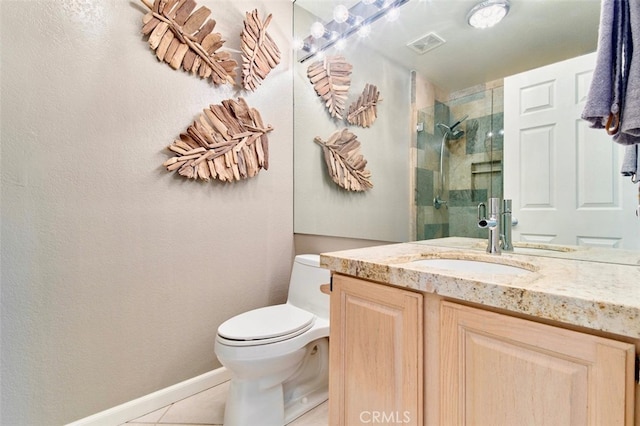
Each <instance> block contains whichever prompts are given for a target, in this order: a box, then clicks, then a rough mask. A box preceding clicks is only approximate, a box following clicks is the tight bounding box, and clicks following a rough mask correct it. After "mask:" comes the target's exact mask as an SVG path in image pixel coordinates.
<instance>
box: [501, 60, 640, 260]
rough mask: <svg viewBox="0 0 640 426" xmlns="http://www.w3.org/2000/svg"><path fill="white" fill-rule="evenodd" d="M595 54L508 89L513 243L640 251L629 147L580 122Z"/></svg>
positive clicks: (532, 74) (510, 81)
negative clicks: (625, 161) (626, 161)
mask: <svg viewBox="0 0 640 426" xmlns="http://www.w3.org/2000/svg"><path fill="white" fill-rule="evenodd" d="M595 58H596V56H595V53H594V54H589V55H585V56H580V57H577V58H573V59H569V60H567V61H563V62H558V63H556V64H552V65H548V66H545V67H542V68H538V69H535V70H531V71H527V72H524V73H522V74H517V75H514V76H511V77H508V78H506V79H505V81H504V123H505V124H504V198H511V199H513V215H514V217H516V218H517V219H518V221H519V223H518V225H517V226H516V227H514V228H513V236H514V241H532V242H548V243H556V244H576V245H588V246H600V247H618V248H626V249H640V219H638V218H637V217H636V215H635V209H636V206H637V202H638V198H637V191H638V187H637V185H635V184H632V183H631V181H630V178H628V177H623V176H621V175H620V166H621V163H622V157H623V154H624V147H623V146H621V145H618V144H616V143H615V142H613V141H612V139H611V137H610V136H608V135H607V134H606V132H605V131H604V130H602V129H591V128H589V127H588V125H587V122H586V121H584V120H582V119H581V118H580V114H581V113H582V109H583V108H584V102H585V100H586V97H587V93H588V90H589V87H590V84H591V76H592V74H593V67H594V64H595Z"/></svg>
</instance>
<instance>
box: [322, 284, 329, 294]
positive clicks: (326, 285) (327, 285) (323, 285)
mask: <svg viewBox="0 0 640 426" xmlns="http://www.w3.org/2000/svg"><path fill="white" fill-rule="evenodd" d="M330 287H331V284H322V285H321V286H320V291H321V292H323V293H324V294H331V288H330Z"/></svg>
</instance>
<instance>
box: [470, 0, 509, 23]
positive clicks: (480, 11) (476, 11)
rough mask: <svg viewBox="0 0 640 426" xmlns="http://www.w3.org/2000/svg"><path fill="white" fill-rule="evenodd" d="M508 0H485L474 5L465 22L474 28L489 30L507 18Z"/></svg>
mask: <svg viewBox="0 0 640 426" xmlns="http://www.w3.org/2000/svg"><path fill="white" fill-rule="evenodd" d="M507 13H509V1H508V0H486V1H483V2H480V3H478V4H477V5H475V6H474V7H473V8H472V9H471V10H470V11H469V14H468V15H467V22H468V23H469V25H471V26H472V27H474V28H489V27H493V26H494V25H496V24H497V23H498V22H500V21H502V19H503V18H504V17H505V16H507Z"/></svg>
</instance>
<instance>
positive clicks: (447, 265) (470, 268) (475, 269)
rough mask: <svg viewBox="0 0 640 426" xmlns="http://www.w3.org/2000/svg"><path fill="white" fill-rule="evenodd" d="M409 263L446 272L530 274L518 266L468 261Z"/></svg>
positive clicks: (422, 260) (437, 260) (429, 260)
mask: <svg viewBox="0 0 640 426" xmlns="http://www.w3.org/2000/svg"><path fill="white" fill-rule="evenodd" d="M411 263H412V264H417V265H422V266H427V267H432V268H438V269H445V270H448V271H457V272H468V273H476V274H506V275H520V274H528V273H529V272H531V271H530V270H529V269H526V268H523V267H519V266H512V265H505V264H502V263H493V262H484V261H481V260H468V259H441V258H433V259H419V260H414V261H413V262H411Z"/></svg>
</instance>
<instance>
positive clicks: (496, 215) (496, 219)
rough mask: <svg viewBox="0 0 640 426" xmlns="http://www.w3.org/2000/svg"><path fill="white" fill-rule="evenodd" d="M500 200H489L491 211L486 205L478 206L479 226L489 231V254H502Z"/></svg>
mask: <svg viewBox="0 0 640 426" xmlns="http://www.w3.org/2000/svg"><path fill="white" fill-rule="evenodd" d="M500 222H501V221H500V198H489V209H488V211H487V205H486V204H485V203H480V204H478V226H479V227H480V228H487V229H488V230H489V243H488V245H487V253H491V254H500V251H501V250H500V231H501V227H500Z"/></svg>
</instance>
